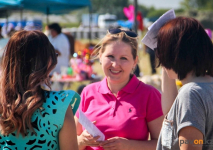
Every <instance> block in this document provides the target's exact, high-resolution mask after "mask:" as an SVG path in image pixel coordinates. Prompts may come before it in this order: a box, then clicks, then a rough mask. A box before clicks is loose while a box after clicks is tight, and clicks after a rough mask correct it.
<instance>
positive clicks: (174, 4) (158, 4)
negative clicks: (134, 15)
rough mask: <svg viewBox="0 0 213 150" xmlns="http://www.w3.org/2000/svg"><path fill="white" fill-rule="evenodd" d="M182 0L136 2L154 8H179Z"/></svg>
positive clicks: (143, 0) (139, 0)
mask: <svg viewBox="0 0 213 150" xmlns="http://www.w3.org/2000/svg"><path fill="white" fill-rule="evenodd" d="M181 1H182V0H138V4H143V5H145V6H154V7H155V8H173V9H176V8H179V7H180V2H181Z"/></svg>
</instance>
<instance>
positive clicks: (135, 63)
mask: <svg viewBox="0 0 213 150" xmlns="http://www.w3.org/2000/svg"><path fill="white" fill-rule="evenodd" d="M137 64H138V56H136V58H135V61H134V67H136V65H137Z"/></svg>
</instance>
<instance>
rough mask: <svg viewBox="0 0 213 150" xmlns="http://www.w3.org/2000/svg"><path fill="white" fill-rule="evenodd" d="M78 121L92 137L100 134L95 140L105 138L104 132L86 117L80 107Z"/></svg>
mask: <svg viewBox="0 0 213 150" xmlns="http://www.w3.org/2000/svg"><path fill="white" fill-rule="evenodd" d="M78 121H79V122H80V124H81V125H82V126H83V127H84V128H85V129H86V130H87V132H88V133H89V134H91V135H92V136H93V137H96V136H100V138H98V140H97V141H104V140H105V136H104V134H103V133H102V132H101V131H100V130H99V129H98V128H97V127H96V126H95V125H94V124H93V123H92V122H91V121H90V120H89V119H88V118H87V116H86V115H85V114H84V113H83V112H82V111H81V110H80V109H79V120H78Z"/></svg>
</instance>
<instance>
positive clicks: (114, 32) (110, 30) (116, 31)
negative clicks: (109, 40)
mask: <svg viewBox="0 0 213 150" xmlns="http://www.w3.org/2000/svg"><path fill="white" fill-rule="evenodd" d="M108 32H109V33H110V34H118V33H121V32H124V33H125V34H126V35H127V36H129V37H132V38H136V37H138V35H137V34H136V33H135V32H133V31H126V30H121V29H109V30H108Z"/></svg>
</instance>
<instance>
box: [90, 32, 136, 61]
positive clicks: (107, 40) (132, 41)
mask: <svg viewBox="0 0 213 150" xmlns="http://www.w3.org/2000/svg"><path fill="white" fill-rule="evenodd" d="M122 30H123V29H122ZM115 41H116V42H117V41H118V42H119V41H121V42H124V43H126V44H128V45H129V46H130V47H131V49H132V56H133V59H134V60H135V59H136V57H137V53H138V39H137V38H132V37H129V36H128V35H126V33H124V32H120V33H118V34H111V33H109V32H108V33H107V34H106V35H105V37H104V38H103V39H102V40H101V41H100V42H99V43H98V44H97V45H96V46H95V50H94V51H93V53H92V58H93V59H96V58H98V57H99V55H100V54H102V53H104V51H105V48H106V46H107V45H108V44H111V43H112V42H115Z"/></svg>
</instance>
